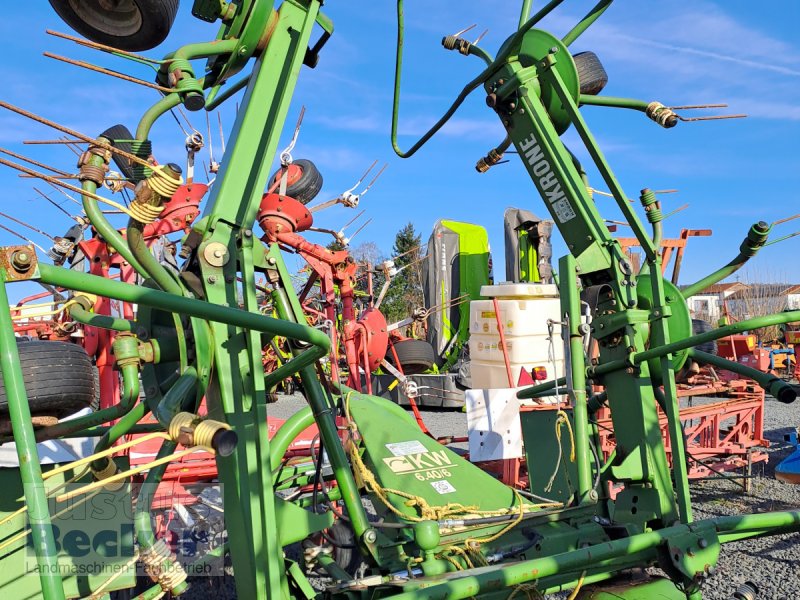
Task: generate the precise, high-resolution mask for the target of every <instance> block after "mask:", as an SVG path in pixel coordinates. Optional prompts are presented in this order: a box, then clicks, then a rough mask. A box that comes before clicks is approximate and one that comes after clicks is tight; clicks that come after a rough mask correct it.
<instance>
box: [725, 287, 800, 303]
mask: <svg viewBox="0 0 800 600" xmlns="http://www.w3.org/2000/svg"><path fill="white" fill-rule="evenodd" d="M746 287H747V288H749V293H748V295H751V296H752V297H755V298H778V297H780V296H788V295H789V294H800V284H798V283H752V284H750V285H749V286H746ZM744 295H745V294H744V290H743V289H742V290H737V291H736V292H735V293H734V294H733V295H731V296H729V297H728V298H729V299H730V300H741V299H742V298H743V297H744Z"/></svg>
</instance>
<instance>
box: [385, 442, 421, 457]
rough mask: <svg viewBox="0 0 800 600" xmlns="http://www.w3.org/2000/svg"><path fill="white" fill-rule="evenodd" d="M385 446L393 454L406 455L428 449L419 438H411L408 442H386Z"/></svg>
mask: <svg viewBox="0 0 800 600" xmlns="http://www.w3.org/2000/svg"><path fill="white" fill-rule="evenodd" d="M386 448H387V449H388V450H389V452H391V453H392V454H393V455H394V456H407V455H408V454H425V453H426V452H427V451H428V449H427V448H426V447H425V444H423V443H422V442H420V441H419V440H411V441H409V442H394V443H392V444H386Z"/></svg>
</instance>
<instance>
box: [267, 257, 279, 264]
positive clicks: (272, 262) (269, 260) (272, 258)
mask: <svg viewBox="0 0 800 600" xmlns="http://www.w3.org/2000/svg"><path fill="white" fill-rule="evenodd" d="M276 262H277V261H276V260H275V258H274V257H272V256H270V257H269V258H268V259H267V264H270V265H274V264H275V263H276Z"/></svg>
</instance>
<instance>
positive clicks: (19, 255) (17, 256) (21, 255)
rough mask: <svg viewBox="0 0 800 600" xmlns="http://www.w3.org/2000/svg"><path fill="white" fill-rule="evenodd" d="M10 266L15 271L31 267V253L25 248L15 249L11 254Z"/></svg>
mask: <svg viewBox="0 0 800 600" xmlns="http://www.w3.org/2000/svg"><path fill="white" fill-rule="evenodd" d="M11 266H13V267H14V268H15V269H16V270H17V271H27V270H28V269H30V268H31V255H30V254H29V253H28V251H27V250H17V251H16V252H14V254H12V255H11Z"/></svg>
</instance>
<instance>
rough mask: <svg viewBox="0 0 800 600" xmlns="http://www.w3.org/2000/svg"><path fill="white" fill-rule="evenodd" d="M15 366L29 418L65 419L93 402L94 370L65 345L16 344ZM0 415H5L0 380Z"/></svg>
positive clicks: (72, 346)
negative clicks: (36, 416) (23, 392)
mask: <svg viewBox="0 0 800 600" xmlns="http://www.w3.org/2000/svg"><path fill="white" fill-rule="evenodd" d="M17 349H18V350H19V362H20V366H21V367H22V377H23V381H24V382H25V390H26V392H27V394H28V405H29V406H30V409H31V414H33V415H48V416H49V415H52V416H55V417H58V418H61V417H66V416H68V415H71V414H72V413H75V412H77V411H79V410H81V409H83V408H86V407H87V406H91V405H92V403H93V402H94V400H95V375H94V366H93V365H92V361H91V359H90V358H89V355H88V354H86V351H85V350H84V349H83V348H82V347H80V346H78V345H77V344H71V343H69V342H47V341H42V340H35V341H18V342H17ZM0 414H2V415H7V414H8V398H7V397H6V388H5V385H4V383H3V380H2V377H0Z"/></svg>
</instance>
